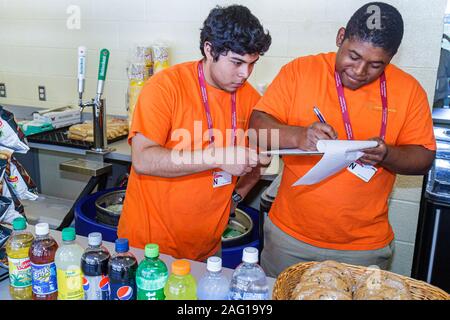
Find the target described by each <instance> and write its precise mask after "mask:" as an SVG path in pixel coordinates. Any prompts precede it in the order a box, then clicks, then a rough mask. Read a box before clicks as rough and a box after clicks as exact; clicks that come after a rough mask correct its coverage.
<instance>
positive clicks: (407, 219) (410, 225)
mask: <svg viewBox="0 0 450 320" xmlns="http://www.w3.org/2000/svg"><path fill="white" fill-rule="evenodd" d="M418 218H419V203H414V202H408V201H401V200H391V201H389V221H390V223H391V226H392V228H393V229H394V234H395V239H396V240H399V241H403V242H409V243H414V241H415V239H416V231H417V220H418Z"/></svg>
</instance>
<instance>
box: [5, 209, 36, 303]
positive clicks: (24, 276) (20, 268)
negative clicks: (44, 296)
mask: <svg viewBox="0 0 450 320" xmlns="http://www.w3.org/2000/svg"><path fill="white" fill-rule="evenodd" d="M26 228H27V222H26V220H25V218H22V217H20V218H16V219H14V220H13V232H12V233H11V235H10V237H9V239H8V241H7V242H6V254H7V256H8V266H9V281H10V282H9V283H10V284H9V293H10V295H11V298H12V299H14V300H31V295H32V294H31V262H30V256H29V249H30V247H31V243H32V242H33V240H34V237H33V234H32V233H31V232H29V231H27V230H26Z"/></svg>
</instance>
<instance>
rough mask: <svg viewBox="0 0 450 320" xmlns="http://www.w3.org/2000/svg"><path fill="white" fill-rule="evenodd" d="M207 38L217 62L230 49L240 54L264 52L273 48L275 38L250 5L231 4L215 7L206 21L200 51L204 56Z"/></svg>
mask: <svg viewBox="0 0 450 320" xmlns="http://www.w3.org/2000/svg"><path fill="white" fill-rule="evenodd" d="M205 41H208V42H210V43H211V46H212V50H211V53H212V56H213V59H214V61H217V60H218V59H219V55H226V54H227V53H228V51H232V52H234V53H237V54H240V55H245V54H254V53H258V54H260V55H263V54H264V53H265V52H266V51H267V50H269V47H270V44H271V43H272V37H271V36H270V34H269V32H268V31H267V33H265V31H264V29H263V26H262V25H261V23H260V22H259V20H258V18H256V17H255V16H254V15H253V14H252V13H251V12H250V10H249V9H248V8H247V7H244V6H241V5H231V6H228V7H220V6H217V7H215V8H214V9H212V10H211V11H210V13H209V15H208V17H207V18H206V20H205V21H204V22H203V28H202V29H201V33H200V51H201V52H202V55H203V56H204V57H206V55H205V52H204V50H203V47H204V44H205Z"/></svg>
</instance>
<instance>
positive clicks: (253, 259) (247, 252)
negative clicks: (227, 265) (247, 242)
mask: <svg viewBox="0 0 450 320" xmlns="http://www.w3.org/2000/svg"><path fill="white" fill-rule="evenodd" d="M242 261H244V262H247V263H257V262H258V249H256V248H253V247H247V248H245V249H244V251H243V252H242Z"/></svg>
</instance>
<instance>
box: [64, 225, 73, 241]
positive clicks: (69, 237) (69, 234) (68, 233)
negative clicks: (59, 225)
mask: <svg viewBox="0 0 450 320" xmlns="http://www.w3.org/2000/svg"><path fill="white" fill-rule="evenodd" d="M62 240H63V241H73V240H75V229H74V228H64V229H63V231H62Z"/></svg>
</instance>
